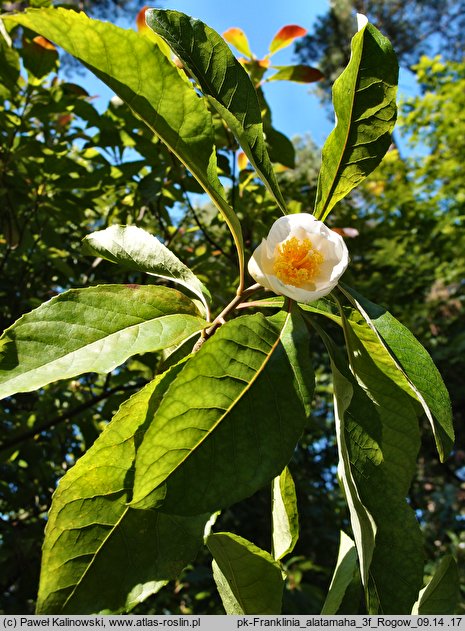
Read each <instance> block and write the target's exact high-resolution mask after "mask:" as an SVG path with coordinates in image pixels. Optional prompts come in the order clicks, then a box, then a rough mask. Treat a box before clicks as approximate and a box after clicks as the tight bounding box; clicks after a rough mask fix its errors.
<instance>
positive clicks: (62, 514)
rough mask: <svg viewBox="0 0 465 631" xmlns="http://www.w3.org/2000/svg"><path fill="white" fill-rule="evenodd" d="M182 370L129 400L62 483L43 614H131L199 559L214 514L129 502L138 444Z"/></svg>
mask: <svg viewBox="0 0 465 631" xmlns="http://www.w3.org/2000/svg"><path fill="white" fill-rule="evenodd" d="M178 371H179V366H178V367H175V368H174V369H171V371H169V372H168V373H165V374H163V375H160V376H158V377H157V378H156V379H155V380H154V381H152V382H150V383H149V384H147V386H145V387H144V388H143V389H142V390H141V391H140V392H138V393H137V394H135V395H134V396H132V397H131V398H130V399H129V400H128V401H126V402H125V403H123V405H122V406H121V407H120V409H119V410H118V412H117V413H116V415H115V416H114V418H113V420H112V422H111V423H110V424H109V425H108V426H107V427H106V428H105V430H104V431H103V432H102V434H101V435H100V436H99V438H98V439H97V440H96V442H95V443H94V444H93V446H92V447H91V448H90V449H89V450H88V451H87V453H86V454H85V455H84V456H83V457H82V458H81V459H80V460H79V461H78V462H77V463H76V465H75V466H74V467H72V468H71V469H70V470H69V471H68V472H67V473H66V475H65V476H64V477H63V478H62V480H61V481H60V483H59V485H58V488H57V490H56V491H55V493H54V496H53V502H52V508H51V510H50V513H49V518H48V523H47V527H46V536H45V543H44V548H43V559H42V570H41V580H40V589H39V597H38V604H37V613H41V614H51V613H60V614H64V613H69V614H73V613H79V614H90V613H119V612H121V611H128V610H130V609H131V608H132V607H133V606H134V605H136V604H137V603H138V602H141V600H143V599H144V598H146V597H147V596H149V595H150V594H152V593H154V592H155V591H157V590H158V589H159V588H160V587H161V586H162V585H163V584H164V583H165V582H166V581H167V580H169V579H172V578H175V577H176V576H177V574H178V573H179V572H180V571H181V570H182V569H183V567H184V566H185V565H187V564H188V563H189V562H190V561H192V560H193V558H194V557H195V555H196V553H197V550H198V549H199V547H200V546H201V544H202V542H203V530H204V526H205V523H206V521H207V519H208V517H209V516H208V515H197V516H194V517H190V518H188V519H186V518H185V517H179V516H176V515H166V514H161V513H158V512H157V511H135V510H133V509H132V508H130V507H129V506H128V505H127V503H128V501H129V500H130V499H131V490H132V479H133V466H134V458H135V453H136V447H137V445H138V444H139V443H140V441H141V439H142V436H143V434H144V431H145V430H146V427H147V423H148V422H150V419H151V417H152V414H153V410H154V409H155V408H156V407H157V405H158V404H159V401H160V399H161V397H162V396H163V393H164V392H165V391H166V388H167V387H168V386H169V384H170V382H171V381H172V380H173V378H174V377H175V376H176V374H177V372H178ZM111 577H117V580H111Z"/></svg>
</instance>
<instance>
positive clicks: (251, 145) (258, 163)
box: [146, 9, 286, 213]
mask: <svg viewBox="0 0 465 631" xmlns="http://www.w3.org/2000/svg"><path fill="white" fill-rule="evenodd" d="M146 20H147V24H148V25H149V26H150V27H151V28H152V29H153V30H154V31H155V33H157V34H158V35H160V36H161V37H163V39H165V41H166V42H167V43H168V44H169V45H170V47H171V48H172V50H173V51H174V53H175V54H176V55H177V56H178V57H179V58H180V59H181V61H182V62H183V64H184V65H185V67H186V68H187V69H188V70H189V72H190V74H191V75H192V76H193V77H194V79H195V80H196V81H197V83H198V84H199V86H200V88H201V90H202V92H203V94H204V95H205V96H206V97H207V98H208V99H209V101H210V102H211V103H212V105H213V107H214V108H215V109H216V110H217V111H218V113H219V114H220V116H221V117H222V118H223V119H224V120H225V121H226V124H227V125H228V126H229V128H230V129H231V131H232V132H233V133H234V135H235V136H236V138H237V140H238V142H239V144H240V145H241V147H242V149H243V150H244V152H245V154H246V155H247V157H248V159H249V160H250V162H251V164H252V165H253V166H254V168H255V170H256V171H257V173H258V175H259V176H260V177H261V179H262V180H263V182H264V183H265V184H266V186H267V187H268V189H269V191H270V192H271V194H272V195H273V197H274V198H275V200H276V202H277V204H278V206H279V207H280V208H281V210H282V211H283V213H286V204H285V202H284V199H283V196H282V194H281V191H280V190H279V185H278V182H277V180H276V176H275V174H274V171H273V167H272V164H271V161H270V158H269V156H268V152H267V150H266V144H265V138H264V135H263V124H262V119H261V112H260V106H259V102H258V98H257V94H256V92H255V88H254V86H253V84H252V82H251V80H250V78H249V76H248V74H247V72H246V71H245V70H244V68H243V67H242V66H241V64H240V63H239V62H238V61H237V59H236V58H235V57H234V55H233V54H232V52H231V50H230V49H229V46H228V45H227V44H226V42H225V41H224V40H223V38H222V37H221V36H220V35H219V34H218V33H217V32H216V31H214V30H213V29H211V28H210V27H209V26H207V25H206V24H204V23H203V22H201V21H200V20H195V19H193V18H191V17H189V16H188V15H185V14H184V13H180V12H178V11H167V10H161V9H149V10H148V11H147V14H146Z"/></svg>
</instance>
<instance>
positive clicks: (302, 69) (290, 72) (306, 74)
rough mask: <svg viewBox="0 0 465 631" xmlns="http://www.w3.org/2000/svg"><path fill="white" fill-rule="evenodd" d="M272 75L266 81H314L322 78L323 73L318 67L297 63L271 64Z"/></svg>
mask: <svg viewBox="0 0 465 631" xmlns="http://www.w3.org/2000/svg"><path fill="white" fill-rule="evenodd" d="M273 69H274V70H277V71H278V72H275V74H274V75H271V77H268V79H267V81H295V82H297V83H314V82H315V81H320V80H321V79H323V73H322V72H321V71H320V70H318V68H312V67H311V66H305V65H303V64H299V65H296V66H273Z"/></svg>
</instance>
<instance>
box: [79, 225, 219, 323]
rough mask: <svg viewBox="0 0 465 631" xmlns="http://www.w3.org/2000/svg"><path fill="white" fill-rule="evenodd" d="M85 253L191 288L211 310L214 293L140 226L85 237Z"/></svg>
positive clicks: (114, 229) (95, 233)
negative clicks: (212, 294)
mask: <svg viewBox="0 0 465 631" xmlns="http://www.w3.org/2000/svg"><path fill="white" fill-rule="evenodd" d="M83 243H84V251H85V252H86V253H88V254H93V255H95V256H101V257H102V258H104V259H106V260H108V261H111V262H112V263H120V264H123V265H125V266H126V267H129V268H130V269H133V270H137V271H140V272H145V273H147V274H152V275H154V276H158V277H159V278H164V279H167V280H173V281H174V282H176V283H179V284H181V285H182V286H183V287H187V289H189V290H190V291H192V292H193V293H194V294H195V295H196V296H198V297H199V298H200V300H201V301H202V302H203V303H204V305H205V309H206V310H207V311H208V304H207V302H209V301H210V300H211V296H210V292H209V291H208V289H207V288H206V287H205V285H204V284H203V283H202V282H201V281H200V280H199V279H198V278H197V276H196V275H195V274H194V273H193V272H192V271H191V270H190V269H189V268H188V267H187V266H186V265H184V263H182V262H181V261H180V260H179V259H178V257H177V256H176V255H175V254H173V253H172V252H171V250H169V249H168V248H167V247H166V246H164V245H163V244H162V243H161V242H160V241H159V240H158V239H157V238H156V237H154V236H152V235H151V234H149V233H148V232H146V231H145V230H142V229H141V228H137V226H116V225H113V226H110V227H109V228H106V229H105V230H99V231H98V232H93V233H92V234H90V235H88V236H87V237H85V239H84V240H83Z"/></svg>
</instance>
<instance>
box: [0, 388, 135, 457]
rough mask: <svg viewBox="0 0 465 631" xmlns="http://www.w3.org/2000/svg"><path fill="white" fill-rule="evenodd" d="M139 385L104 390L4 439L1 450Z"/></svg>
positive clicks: (0, 444)
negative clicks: (70, 408) (38, 424)
mask: <svg viewBox="0 0 465 631" xmlns="http://www.w3.org/2000/svg"><path fill="white" fill-rule="evenodd" d="M138 387H139V386H136V385H134V386H118V387H115V388H111V389H110V390H107V391H106V392H102V394H99V395H98V396H96V397H92V399H90V400H89V401H84V403H81V404H80V405H78V406H76V407H75V408H73V409H72V410H68V412H67V413H66V414H58V415H57V416H55V417H54V418H52V419H50V420H49V421H47V422H46V423H44V424H43V425H40V427H32V428H31V429H29V430H28V431H27V432H24V433H22V434H19V435H17V436H13V437H12V438H10V439H9V440H4V441H3V442H1V443H0V451H6V450H7V449H10V448H11V447H15V446H16V445H18V444H19V443H22V442H24V441H26V440H29V439H30V438H34V436H37V435H38V434H40V433H41V432H43V431H45V430H46V429H50V428H51V427H55V426H56V425H59V424H60V423H64V422H65V421H69V420H70V419H72V418H73V417H74V416H77V415H78V414H80V413H81V412H84V411H85V410H87V409H88V408H91V407H92V406H93V405H95V404H96V403H100V401H104V400H105V399H108V397H110V396H111V395H112V394H116V393H121V392H130V391H131V390H134V389H135V388H138Z"/></svg>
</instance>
